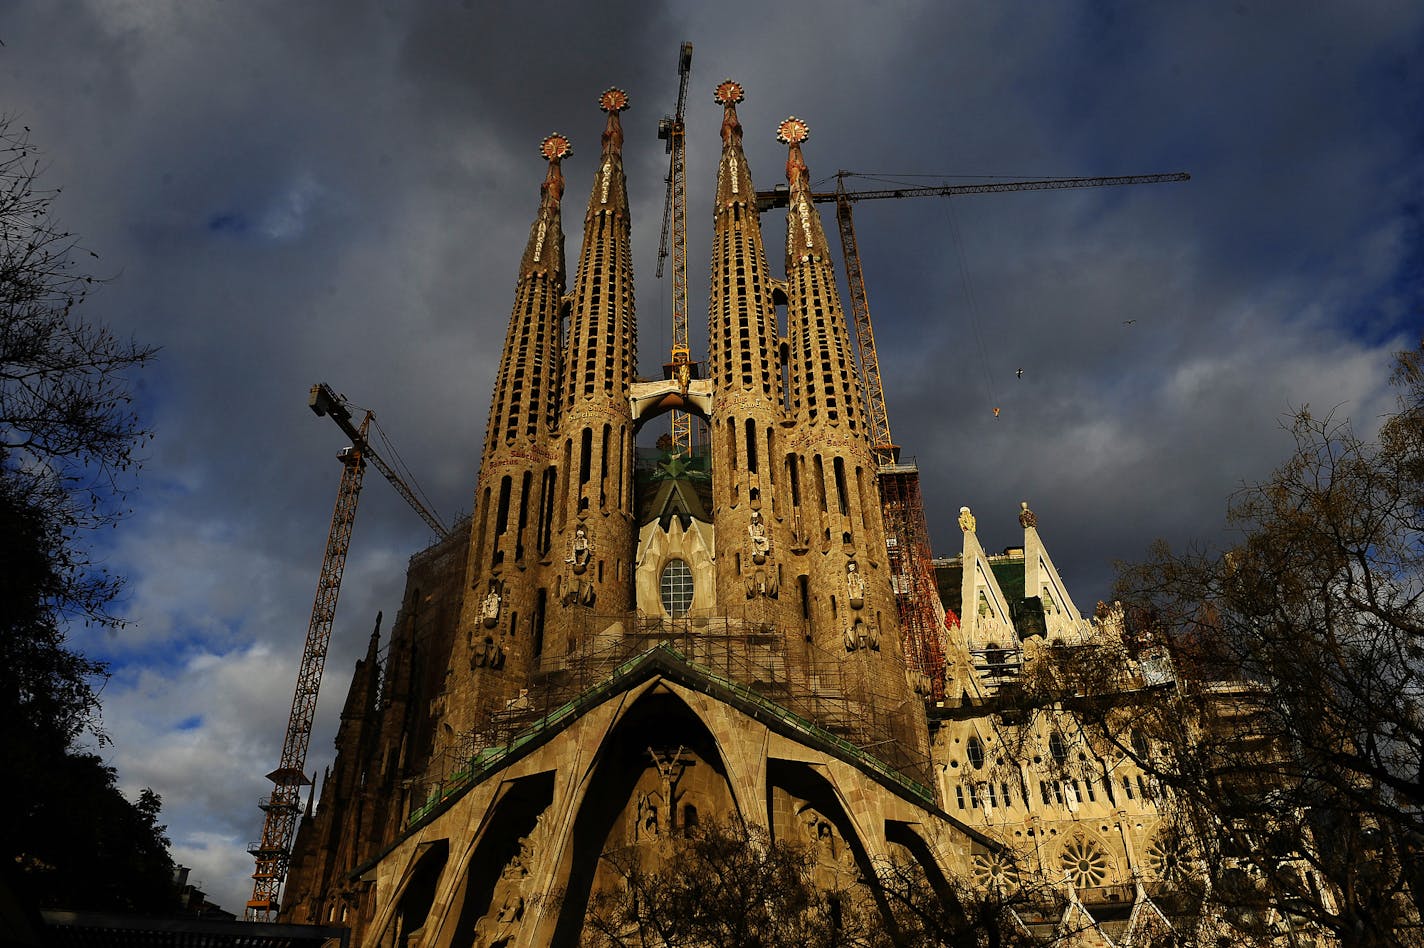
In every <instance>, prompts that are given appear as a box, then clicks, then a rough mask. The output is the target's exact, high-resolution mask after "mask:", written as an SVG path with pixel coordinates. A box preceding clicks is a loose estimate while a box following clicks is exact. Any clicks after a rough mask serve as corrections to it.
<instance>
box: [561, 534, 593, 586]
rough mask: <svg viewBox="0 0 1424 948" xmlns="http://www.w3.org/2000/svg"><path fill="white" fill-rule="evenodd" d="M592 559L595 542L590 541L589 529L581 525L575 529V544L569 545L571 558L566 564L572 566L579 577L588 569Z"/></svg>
mask: <svg viewBox="0 0 1424 948" xmlns="http://www.w3.org/2000/svg"><path fill="white" fill-rule="evenodd" d="M592 557H593V541H592V540H591V539H589V536H588V528H587V527H585V526H584V525H583V524H579V525H578V526H577V527H575V528H574V538H573V542H571V543H570V544H569V557H568V559H566V560H565V561H564V562H566V563H570V564H572V565H573V568H574V573H575V574H576V575H577V574H581V573H583V571H584V570H586V569H588V562H589V560H590V559H591V558H592Z"/></svg>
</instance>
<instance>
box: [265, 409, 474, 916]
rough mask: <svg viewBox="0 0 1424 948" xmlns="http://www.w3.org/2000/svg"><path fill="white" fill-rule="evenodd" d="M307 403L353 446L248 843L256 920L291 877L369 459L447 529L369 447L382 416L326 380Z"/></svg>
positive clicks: (346, 453)
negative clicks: (277, 754) (355, 413)
mask: <svg viewBox="0 0 1424 948" xmlns="http://www.w3.org/2000/svg"><path fill="white" fill-rule="evenodd" d="M309 405H310V407H311V410H312V411H313V412H315V413H316V414H317V415H328V416H330V418H331V420H332V421H334V422H336V424H337V426H338V427H340V428H341V430H342V431H343V432H345V433H346V435H347V437H349V438H350V439H351V446H350V447H347V448H344V449H342V451H341V453H340V454H338V455H337V458H338V460H340V461H341V465H342V467H341V483H340V485H339V486H338V487H337V491H336V509H335V510H334V511H333V512H332V515H331V529H330V530H329V531H328V533H327V538H326V554H325V556H324V557H323V558H322V563H321V575H320V577H319V578H318V579H317V583H316V599H315V601H314V602H313V603H312V612H311V620H310V621H309V623H308V624H307V638H306V644H305V645H304V647H303V648H302V662H301V667H300V669H299V670H298V672H297V686H296V690H295V691H294V693H293V695H292V710H291V714H290V715H289V716H288V718H287V733H286V736H285V737H284V738H283V739H282V757H281V760H280V762H279V763H278V764H277V769H276V770H274V771H272V772H271V773H270V774H268V775H267V779H268V780H271V781H272V785H273V787H272V794H271V796H269V797H266V798H264V799H263V800H262V801H261V802H260V803H259V804H258V806H259V807H261V809H262V810H263V812H264V813H265V814H266V815H265V817H264V818H263V824H262V838H261V839H260V840H258V841H257V842H255V843H253V844H251V845H250V846H248V852H249V853H251V854H252V856H253V858H254V859H255V860H256V862H257V866H256V869H255V870H254V871H253V873H252V898H250V899H248V901H247V912H246V918H247V920H248V921H251V922H270V921H274V920H275V919H276V915H277V911H278V908H279V903H278V895H279V893H280V891H281V888H282V883H283V881H284V880H285V879H286V877H287V868H288V865H289V863H290V861H291V852H292V837H293V834H294V833H295V831H296V826H297V818H298V815H299V814H300V812H301V791H302V787H303V786H307V785H310V784H311V780H310V779H308V778H307V776H306V770H305V768H306V760H307V749H308V747H309V746H310V744H311V732H312V722H313V721H314V720H315V718H316V703H317V695H318V693H319V691H320V689H321V675H322V670H323V669H324V668H325V666H326V653H327V646H328V645H329V644H330V642H331V629H332V625H333V623H334V622H335V620H336V600H337V597H338V596H340V594H341V575H342V573H343V572H344V571H345V569H346V554H347V551H348V550H350V548H351V528H352V526H353V525H354V524H355V522H356V503H357V501H358V500H359V499H360V496H361V481H362V478H363V476H364V475H365V471H366V462H367V461H369V462H371V464H372V465H374V466H375V468H376V469H377V470H378V471H380V472H381V474H382V475H384V476H385V478H386V480H388V481H390V483H391V486H392V487H394V488H395V489H396V490H397V492H399V493H400V495H401V496H402V497H403V498H405V500H406V502H407V503H408V504H410V506H411V507H412V508H414V510H415V512H416V513H418V514H420V516H421V519H423V520H424V521H425V522H426V523H427V524H428V525H429V526H430V528H431V529H432V530H434V531H435V532H436V534H437V535H438V536H441V537H444V536H447V535H448V534H449V531H448V530H447V529H446V528H445V526H444V525H443V524H442V523H441V522H440V518H439V517H437V516H436V515H435V514H434V513H433V512H431V511H430V510H429V508H427V507H426V506H425V505H424V504H423V503H421V502H420V500H419V498H418V497H417V496H416V494H415V492H414V491H413V490H411V488H410V486H409V485H407V484H406V483H405V481H404V480H403V479H402V478H401V477H400V476H399V475H398V474H396V472H395V471H394V470H392V469H391V467H390V465H388V464H387V463H386V462H385V461H384V460H382V459H381V456H380V455H379V454H377V453H376V452H375V450H374V449H373V448H372V447H371V445H370V442H369V441H368V434H369V432H370V428H371V422H372V421H373V420H374V419H375V417H376V416H375V414H374V413H372V412H370V411H367V412H366V413H365V416H364V417H363V418H362V419H361V424H360V425H359V426H358V425H354V424H352V422H351V410H350V408H349V407H348V406H347V405H346V403H345V400H344V399H342V397H341V396H340V395H337V394H336V393H335V392H334V391H333V390H332V388H331V386H329V385H326V384H324V383H323V384H320V385H313V386H312V389H311V398H310V401H309Z"/></svg>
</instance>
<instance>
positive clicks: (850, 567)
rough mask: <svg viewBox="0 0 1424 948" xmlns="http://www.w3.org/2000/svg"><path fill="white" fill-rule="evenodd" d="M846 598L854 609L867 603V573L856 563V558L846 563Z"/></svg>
mask: <svg viewBox="0 0 1424 948" xmlns="http://www.w3.org/2000/svg"><path fill="white" fill-rule="evenodd" d="M846 598H847V599H849V600H850V607H851V608H852V609H859V608H860V607H861V606H864V605H865V575H864V574H863V573H861V571H860V569H859V568H858V567H857V566H856V565H855V560H851V561H850V562H848V563H846Z"/></svg>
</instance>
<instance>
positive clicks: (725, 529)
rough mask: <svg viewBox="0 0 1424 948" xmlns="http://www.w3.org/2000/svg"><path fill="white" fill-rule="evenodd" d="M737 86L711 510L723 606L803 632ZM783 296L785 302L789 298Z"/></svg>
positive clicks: (729, 150)
mask: <svg viewBox="0 0 1424 948" xmlns="http://www.w3.org/2000/svg"><path fill="white" fill-rule="evenodd" d="M742 98H743V91H742V88H741V86H740V85H738V84H737V83H735V82H733V81H732V80H730V79H728V80H727V81H725V82H723V83H722V84H721V85H719V86H718V87H717V92H716V100H717V102H718V103H719V104H721V105H722V108H723V116H722V158H721V161H720V162H718V165H717V186H716V198H715V201H714V204H713V209H712V211H713V239H712V271H711V277H712V278H711V289H710V293H709V301H708V312H707V340H708V365H709V373H710V376H711V381H712V383H713V385H714V386H715V389H716V399H715V406H716V410H715V414H714V417H713V419H712V467H713V471H714V475H715V476H714V477H713V504H714V507H715V512H716V520H717V533H718V536H719V538H721V540H722V542H721V549H722V550H723V551H724V552H723V555H722V556H721V557H719V559H718V562H717V598H718V601H719V602H720V603H724V604H726V605H727V606H732V605H733V604H741V603H745V604H747V606H748V607H749V609H748V615H749V616H750V617H752V618H753V619H754V620H755V621H761V622H764V623H766V624H767V625H769V626H773V627H777V628H782V629H788V630H789V629H793V628H797V627H800V626H803V625H804V624H805V623H804V621H803V615H802V610H801V608H800V605H799V600H798V598H797V596H798V589H797V586H796V583H795V580H794V578H793V576H794V573H792V572H791V570H790V569H789V566H790V564H789V562H788V558H789V557H790V556H791V551H792V550H793V549H794V548H795V547H796V543H795V542H794V540H793V537H794V530H793V525H792V523H791V521H790V520H788V519H787V517H786V511H787V509H788V508H789V503H788V501H789V498H790V492H789V490H788V489H787V487H786V486H785V483H784V481H783V482H781V483H778V480H777V476H776V468H777V465H778V463H779V461H778V455H777V452H778V450H779V449H780V448H779V445H778V438H779V437H784V435H785V432H784V430H783V424H782V423H783V422H784V421H785V420H786V414H785V411H784V410H783V403H782V378H781V364H780V363H781V360H780V357H779V355H780V338H779V337H780V333H779V332H778V327H777V317H776V309H775V305H774V295H775V294H776V293H777V289H776V288H775V287H774V286H773V281H772V278H771V274H770V273H769V272H768V269H767V261H766V252H765V249H764V247H763V244H762V234H761V221H760V215H759V213H758V210H757V200H756V189H755V188H754V187H753V185H752V175H751V168H750V167H749V165H748V163H747V156H746V154H745V153H744V152H743V151H742V125H741V122H740V121H738V119H737V103H738V102H740V101H742ZM782 295H783V298H784V294H782ZM783 491H784V492H785V493H786V496H785V497H782V496H781V494H782V492H783Z"/></svg>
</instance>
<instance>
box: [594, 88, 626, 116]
mask: <svg viewBox="0 0 1424 948" xmlns="http://www.w3.org/2000/svg"><path fill="white" fill-rule="evenodd" d="M598 107H599V108H600V109H602V110H603V111H605V112H622V111H623V110H625V109H627V108H628V93H626V92H624V91H623V90H622V89H620V88H618V87H617V86H609V87H608V88H607V89H605V90H603V95H601V96H599V97H598Z"/></svg>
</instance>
